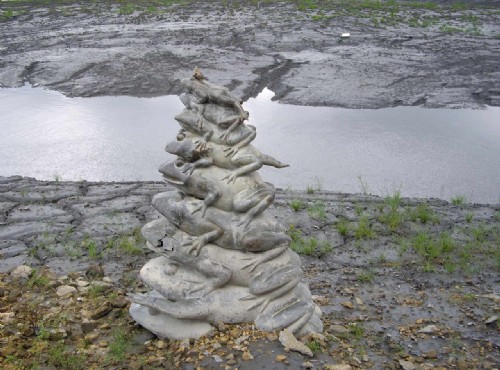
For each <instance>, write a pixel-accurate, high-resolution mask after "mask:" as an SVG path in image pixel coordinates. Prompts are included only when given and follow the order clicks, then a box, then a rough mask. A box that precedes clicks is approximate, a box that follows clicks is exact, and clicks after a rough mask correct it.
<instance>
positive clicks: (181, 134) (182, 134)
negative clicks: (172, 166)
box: [176, 130, 186, 141]
mask: <svg viewBox="0 0 500 370" xmlns="http://www.w3.org/2000/svg"><path fill="white" fill-rule="evenodd" d="M185 138H186V132H185V131H184V130H180V131H179V133H178V134H177V136H176V139H177V141H182V140H184V139H185Z"/></svg>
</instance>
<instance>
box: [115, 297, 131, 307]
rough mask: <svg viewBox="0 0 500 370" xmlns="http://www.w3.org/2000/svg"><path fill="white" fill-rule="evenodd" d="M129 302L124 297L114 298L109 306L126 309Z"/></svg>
mask: <svg viewBox="0 0 500 370" xmlns="http://www.w3.org/2000/svg"><path fill="white" fill-rule="evenodd" d="M128 303H129V301H128V299H127V298H125V297H122V296H121V297H116V298H115V299H113V300H112V301H111V305H112V306H113V307H115V308H125V307H127V305H128Z"/></svg>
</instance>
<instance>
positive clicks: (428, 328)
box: [418, 325, 438, 334]
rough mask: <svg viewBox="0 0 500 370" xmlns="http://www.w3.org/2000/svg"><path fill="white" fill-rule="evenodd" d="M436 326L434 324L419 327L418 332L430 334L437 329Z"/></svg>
mask: <svg viewBox="0 0 500 370" xmlns="http://www.w3.org/2000/svg"><path fill="white" fill-rule="evenodd" d="M437 329H438V328H437V326H436V325H427V326H426V327H424V328H422V329H420V330H419V331H418V332H419V333H424V334H432V333H434V332H435V331H437Z"/></svg>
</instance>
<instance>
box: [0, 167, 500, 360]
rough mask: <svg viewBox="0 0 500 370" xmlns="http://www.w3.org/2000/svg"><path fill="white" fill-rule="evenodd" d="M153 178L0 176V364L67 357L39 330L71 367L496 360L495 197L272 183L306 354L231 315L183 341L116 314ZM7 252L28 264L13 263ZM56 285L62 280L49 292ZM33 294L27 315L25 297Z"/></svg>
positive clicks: (134, 261) (133, 274)
mask: <svg viewBox="0 0 500 370" xmlns="http://www.w3.org/2000/svg"><path fill="white" fill-rule="evenodd" d="M163 191H173V190H172V189H169V188H168V187H167V186H166V185H165V184H163V183H159V182H136V183H133V182H129V183H93V182H86V181H80V182H60V181H51V182H44V181H36V180H35V179H32V178H23V177H19V176H18V177H4V178H0V211H1V213H0V253H1V255H2V258H1V259H0V277H1V280H0V293H1V294H0V305H1V306H0V307H2V315H1V317H0V319H1V321H2V325H3V328H4V331H3V334H2V335H3V337H4V338H5V340H6V341H5V342H2V343H3V344H2V345H1V346H0V364H1V365H2V367H3V368H6V369H10V368H12V369H15V368H18V367H16V366H18V365H20V364H24V366H28V365H29V363H32V362H33V361H35V362H37V363H46V364H49V365H50V364H59V366H62V367H64V366H66V367H67V366H70V364H69V363H68V362H64V363H63V362H57V361H62V360H57V359H54V358H52V357H50V356H49V357H47V351H45V352H44V351H43V350H41V349H40V346H41V345H42V344H43V343H45V344H46V345H49V346H50V345H55V344H57V343H59V344H57V345H58V346H59V345H60V346H62V347H61V348H62V349H61V350H62V351H63V352H64V351H65V352H64V353H65V354H66V358H67V359H70V358H79V359H80V360H79V361H80V362H82V361H83V362H82V363H84V364H85V368H117V367H118V368H119V367H120V366H122V365H123V366H125V364H127V365H126V366H129V364H134V368H137V369H140V368H143V367H141V366H146V368H151V367H155V366H160V367H161V366H163V367H165V366H166V367H167V368H168V367H169V366H170V367H179V366H181V365H182V366H183V367H184V368H187V369H191V368H196V367H197V366H202V367H212V368H224V367H226V368H227V366H236V367H239V368H256V367H266V368H273V369H284V368H288V367H290V366H291V367H292V368H299V367H300V366H303V367H305V368H325V369H336V368H335V367H328V366H333V365H339V366H340V365H342V366H344V367H343V368H342V367H340V368H342V369H351V368H352V369H354V368H374V369H379V368H391V369H392V368H393V369H399V368H416V367H412V366H418V368H422V369H430V368H433V367H440V368H463V369H470V368H481V369H493V368H498V365H499V364H500V357H499V356H498V354H499V353H500V352H499V351H498V350H499V349H500V334H499V333H500V324H499V322H498V316H499V312H500V292H499V291H498V286H499V282H500V278H499V271H500V254H499V252H500V248H499V246H500V204H496V205H494V204H492V205H481V204H466V203H463V202H461V201H460V200H454V202H453V203H450V202H447V201H444V200H439V199H409V198H398V197H397V196H396V194H395V195H393V196H392V197H389V198H386V199H384V198H380V197H377V196H371V195H366V194H357V195H349V194H340V193H332V192H325V191H320V190H317V189H316V190H313V191H309V192H306V191H290V190H287V191H283V190H279V191H278V192H277V196H276V201H275V202H274V204H273V205H272V206H271V207H270V208H269V212H271V214H272V215H274V216H275V217H276V218H277V219H278V220H280V221H281V222H282V223H283V224H284V225H285V226H286V227H287V228H288V229H289V231H288V233H289V235H290V236H291V237H292V239H293V243H292V248H294V249H295V250H296V251H298V253H299V254H300V256H301V259H302V263H303V268H304V271H305V276H306V281H307V282H308V283H309V285H310V287H311V292H312V294H313V295H314V296H315V300H316V301H317V303H318V304H319V305H320V306H321V309H322V311H323V313H324V317H323V320H324V323H325V331H324V333H323V334H324V335H325V338H324V339H321V340H320V339H317V340H316V339H315V340H310V341H309V342H308V343H309V345H311V346H312V347H313V348H315V355H314V357H312V358H305V357H303V356H301V355H300V354H297V353H287V352H284V350H283V348H282V347H281V346H280V345H279V342H278V341H277V340H276V338H277V337H275V336H273V335H274V334H265V333H260V332H257V331H255V330H254V329H252V328H251V327H249V326H245V325H243V326H238V325H236V326H221V327H219V328H218V329H217V330H216V331H215V333H214V335H213V336H212V337H210V338H204V339H201V340H198V341H192V342H190V343H182V342H179V341H161V340H159V339H157V338H154V337H152V336H151V335H149V334H148V333H147V332H145V331H144V330H142V329H141V328H139V327H137V326H136V325H134V323H133V322H131V320H129V319H127V317H128V314H127V311H126V309H127V307H128V306H127V302H126V294H127V292H141V291H144V286H143V285H142V284H141V282H140V280H139V279H138V272H139V270H140V268H141V267H142V266H143V264H144V263H145V262H146V261H147V260H149V259H150V258H152V257H153V254H152V252H148V251H147V250H145V249H144V241H143V240H141V238H140V235H139V233H138V230H140V227H142V225H144V224H145V223H146V222H148V221H150V220H152V219H154V218H156V217H157V216H158V215H157V214H156V213H155V211H154V209H153V208H152V207H151V205H150V201H151V198H152V196H153V195H155V194H157V193H159V192H163ZM422 248H423V249H422ZM21 265H25V266H26V265H27V266H29V267H30V268H33V269H34V270H32V272H31V275H29V276H30V277H25V278H22V277H14V275H15V274H14V273H12V270H13V269H15V268H16V267H18V266H21ZM96 271H97V272H96ZM89 284H90V285H89ZM61 286H64V287H65V288H64V289H67V290H70V291H71V293H68V294H67V295H64V296H63V297H62V296H61V295H59V294H63V293H61V292H60V290H62V289H63V288H60V287H61ZM68 286H69V288H68ZM96 286H97V287H99V288H96ZM64 294H66V293H64ZM30 302H31V303H30ZM36 302H38V303H36ZM35 303H36V304H37V305H38V307H39V309H40V310H41V313H40V317H39V318H38V319H37V320H38V321H36V320H35V321H36V325H35V326H33V324H29V322H27V321H26V320H28V319H27V313H26V309H27V308H26V307H28V308H29V307H31V306H30V304H35ZM104 309H105V310H104ZM99 310H101V311H102V310H104V311H103V312H101V311H99ZM54 312H58V314H57V315H56V316H54ZM101 314H102V316H99V315H101ZM86 315H87V316H88V317H93V319H91V320H90V323H89V321H88V320H89V319H88V317H87V316H86ZM47 317H50V319H47ZM31 320H32V321H33V319H31ZM110 320H113V323H114V324H113V328H111V327H110V325H109V322H110ZM37 325H38V326H37ZM40 327H43V328H44V329H43V330H47V331H48V333H53V334H46V336H47V338H45V337H44V336H43V335H41V334H40V330H41V329H40ZM16 328H17V329H16ZM19 328H21V329H22V328H24V329H26V330H27V331H26V332H25V334H24V335H20V334H19V330H21V329H19ZM37 328H38V329H37ZM24 329H22V330H21V333H24V332H23V330H24ZM35 329H36V330H35ZM37 330H38V331H37ZM116 330H122V331H121V332H120V333H129V334H127V336H125V337H124V338H128V339H127V340H129V342H127V343H129V345H130V347H129V348H130V349H133V350H130V351H129V353H127V355H126V356H125V357H123V358H122V357H116V356H115V355H114V352H113V351H114V349H113V348H114V347H113V344H112V343H114V341H115V340H117V339H116V335H117V334H116V333H117V332H116ZM16 333H17V334H16ZM42 333H45V332H42ZM58 333H59V334H58ZM61 333H63V334H64V335H63V334H61ZM51 335H52V336H51ZM59 335H63V336H62V337H60V336H59ZM41 336H42V337H43V338H44V339H43V338H42V339H41ZM122 339H123V338H122ZM312 342H314V343H313V344H311V343H312ZM8 343H11V344H12V346H14V347H11V346H10V345H9V344H8ZM51 343H52V344H51ZM15 348H29V352H28V355H26V353H25V352H22V353H21V352H16V351H17V350H16V349H15ZM37 351H39V352H37ZM48 353H51V352H50V351H49V352H48ZM54 356H55V354H54ZM71 356H73V357H71ZM75 356H76V357H75ZM283 356H284V357H283ZM56 360H57V361H56ZM68 361H69V360H68ZM16 364H17V365H16ZM141 364H142V365H141ZM403 365H404V366H406V367H404V366H403ZM346 366H349V367H346ZM56 367H57V366H56Z"/></svg>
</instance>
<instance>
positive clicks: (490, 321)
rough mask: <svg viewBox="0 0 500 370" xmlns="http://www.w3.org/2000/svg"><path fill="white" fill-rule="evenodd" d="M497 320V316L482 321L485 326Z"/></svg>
mask: <svg viewBox="0 0 500 370" xmlns="http://www.w3.org/2000/svg"><path fill="white" fill-rule="evenodd" d="M497 320H498V316H491V317H489V318H488V319H486V320H485V321H484V323H485V324H486V325H489V324H493V323H494V322H495V321H497Z"/></svg>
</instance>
